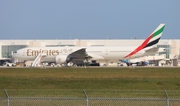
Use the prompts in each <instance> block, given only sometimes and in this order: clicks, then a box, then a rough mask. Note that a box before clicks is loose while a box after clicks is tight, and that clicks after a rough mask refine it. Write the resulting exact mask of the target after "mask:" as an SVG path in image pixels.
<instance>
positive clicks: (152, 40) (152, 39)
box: [124, 23, 165, 58]
mask: <svg viewBox="0 0 180 106" xmlns="http://www.w3.org/2000/svg"><path fill="white" fill-rule="evenodd" d="M164 27H165V24H163V23H162V24H160V25H159V26H158V27H157V28H156V29H155V30H154V31H153V32H152V33H151V34H150V35H149V36H148V38H146V40H145V41H144V42H143V43H142V44H141V45H140V46H139V47H137V48H136V49H135V50H134V51H132V52H131V53H129V54H128V55H127V56H125V57H124V58H127V57H130V56H132V55H134V54H136V53H137V52H139V51H140V50H142V49H144V48H146V47H150V46H153V45H155V44H157V43H158V42H159V40H160V38H161V35H162V33H163V30H164Z"/></svg>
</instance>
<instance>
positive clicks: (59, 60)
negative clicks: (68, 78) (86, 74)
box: [55, 55, 69, 64]
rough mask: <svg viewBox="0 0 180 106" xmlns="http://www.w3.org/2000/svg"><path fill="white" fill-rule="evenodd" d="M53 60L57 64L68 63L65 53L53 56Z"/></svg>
mask: <svg viewBox="0 0 180 106" xmlns="http://www.w3.org/2000/svg"><path fill="white" fill-rule="evenodd" d="M55 61H56V63H57V64H64V63H68V62H69V59H68V56H67V55H58V56H56V57H55Z"/></svg>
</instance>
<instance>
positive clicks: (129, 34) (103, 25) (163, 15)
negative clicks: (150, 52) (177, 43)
mask: <svg viewBox="0 0 180 106" xmlns="http://www.w3.org/2000/svg"><path fill="white" fill-rule="evenodd" d="M160 23H165V24H166V27H165V29H164V33H163V35H162V39H180V0H0V39H106V38H109V39H131V38H135V37H136V38H137V39H145V38H147V36H149V34H150V33H151V32H152V31H153V30H154V29H155V28H156V27H157V26H158V25H159V24H160Z"/></svg>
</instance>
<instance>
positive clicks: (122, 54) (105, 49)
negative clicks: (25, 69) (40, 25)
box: [13, 24, 165, 65]
mask: <svg viewBox="0 0 180 106" xmlns="http://www.w3.org/2000/svg"><path fill="white" fill-rule="evenodd" d="M164 27H165V24H160V25H159V26H158V27H157V28H156V29H155V30H154V32H152V33H151V34H150V35H149V36H148V38H147V39H146V40H145V41H144V42H143V43H142V44H141V45H140V46H138V47H137V46H95V47H94V46H93V47H88V46H87V47H77V46H76V47H68V46H65V47H27V48H23V49H20V50H17V52H15V53H14V54H13V57H14V58H16V59H19V60H21V61H34V62H33V63H32V65H35V64H37V63H38V62H54V63H57V64H68V63H70V62H72V63H75V64H76V63H84V62H90V61H95V62H96V61H112V60H124V59H132V58H137V57H142V56H147V55H151V54H155V53H156V52H157V51H158V50H159V48H158V47H157V46H156V44H157V43H158V42H159V40H160V38H161V35H162V33H163V30H164Z"/></svg>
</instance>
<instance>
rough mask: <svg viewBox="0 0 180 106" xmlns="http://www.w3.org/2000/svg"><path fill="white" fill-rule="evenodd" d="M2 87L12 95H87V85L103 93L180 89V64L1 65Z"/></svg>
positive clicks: (89, 89)
mask: <svg viewBox="0 0 180 106" xmlns="http://www.w3.org/2000/svg"><path fill="white" fill-rule="evenodd" d="M0 89H1V91H2V92H1V93H0V96H1V95H4V92H3V89H7V91H9V92H10V94H11V95H12V96H21V95H22V96H23V95H30V96H34V95H37V96H38V92H41V94H42V92H46V93H45V95H46V94H47V95H50V96H52V95H56V96H57V92H59V94H60V92H61V93H62V92H64V93H67V94H66V95H71V94H72V95H79V96H84V94H83V92H82V90H83V89H85V90H87V91H89V92H91V91H101V92H100V93H99V95H102V94H105V92H103V91H123V90H127V91H128V90H135V91H136V90H137V91H139V90H145V91H149V90H153V91H159V90H160V91H163V90H180V68H135V69H130V68H47V69H40V68H0ZM72 90H73V92H71V91H72ZM52 91H54V93H53V92H52ZM75 91H76V92H75ZM79 92H81V93H79ZM69 93H71V94H69ZM73 93H74V94H73ZM106 93H107V92H106ZM92 94H93V92H92ZM95 94H98V92H96V93H95ZM109 95H110V94H109Z"/></svg>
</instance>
